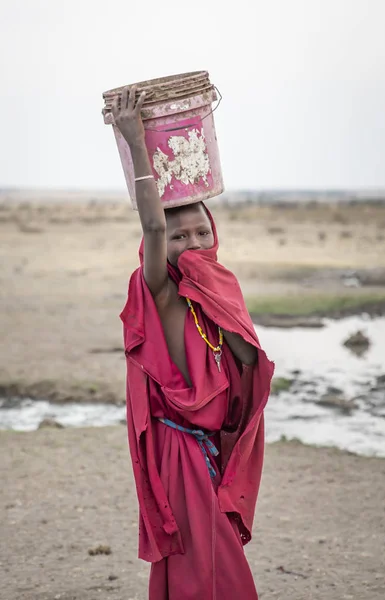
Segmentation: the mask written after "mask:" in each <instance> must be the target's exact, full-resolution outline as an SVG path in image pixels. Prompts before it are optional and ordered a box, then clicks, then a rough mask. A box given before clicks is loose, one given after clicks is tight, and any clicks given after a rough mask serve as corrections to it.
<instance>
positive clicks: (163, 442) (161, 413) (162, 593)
mask: <svg viewBox="0 0 385 600" xmlns="http://www.w3.org/2000/svg"><path fill="white" fill-rule="evenodd" d="M208 214H209V216H210V219H211V220H212V218H211V215H210V213H208ZM212 225H213V230H214V235H215V243H214V246H213V248H211V249H209V250H194V251H186V252H184V253H183V254H182V255H181V256H180V258H179V262H178V269H175V268H173V267H171V265H169V276H170V277H171V278H172V279H173V280H174V281H175V282H176V283H177V284H178V286H179V294H180V295H181V296H188V297H189V298H190V299H191V300H192V301H193V303H194V307H195V311H196V314H197V317H198V320H199V323H200V324H201V326H202V327H203V329H204V330H205V332H206V333H207V335H208V338H209V339H210V340H211V341H213V342H215V344H216V343H217V340H218V325H219V326H220V327H222V328H223V329H225V330H227V331H230V332H234V333H238V334H239V335H241V336H242V337H243V338H244V339H245V340H246V341H247V342H249V343H250V344H252V345H254V346H255V347H256V348H257V349H258V361H257V363H256V364H255V366H252V367H251V366H245V365H242V364H240V363H239V361H238V360H237V359H236V358H235V357H234V356H233V354H232V352H231V350H230V349H229V347H228V346H227V345H226V343H225V344H224V347H223V356H222V361H221V367H222V368H221V371H220V372H219V371H218V368H217V365H216V363H215V360H214V357H213V354H212V351H211V350H210V348H209V347H208V346H207V344H206V343H205V342H204V341H203V340H202V338H201V337H200V336H199V334H198V332H197V329H196V327H195V323H194V320H193V318H192V315H191V313H190V311H187V313H186V321H185V332H184V339H185V349H186V358H187V365H188V370H189V374H190V378H191V382H192V385H191V387H189V386H188V385H187V383H186V382H185V380H184V377H183V375H182V374H181V373H180V371H179V369H178V368H177V367H176V366H175V364H174V363H173V362H172V360H171V358H170V355H169V352H168V348H167V344H166V340H165V336H164V333H163V328H162V324H161V322H160V318H159V315H158V312H157V309H156V306H155V302H154V300H153V298H152V295H151V293H150V291H149V289H148V287H147V285H146V282H145V280H144V276H143V269H142V267H140V268H139V269H137V270H136V271H135V272H134V273H133V275H132V276H131V279H130V284H129V293H128V300H127V303H126V306H125V307H124V309H123V312H122V314H121V318H122V321H123V325H124V344H125V351H126V357H127V424H128V434H129V445H130V452H131V458H132V463H133V470H134V476H135V481H136V487H137V494H138V500H139V513H140V522H139V557H140V558H142V559H144V560H147V561H149V562H151V563H153V565H152V568H151V576H150V599H151V600H180V599H182V598H183V599H185V600H190V599H191V600H193V599H198V598H199V599H200V600H214V599H218V600H219V599H221V600H233V598H236V597H237V595H239V597H242V599H244V600H255V599H256V598H257V593H256V590H255V586H254V583H253V579H252V576H251V572H250V569H249V566H248V564H247V561H246V558H245V556H244V552H243V545H244V544H246V543H247V542H248V541H249V540H250V539H251V530H252V524H253V518H254V511H255V503H256V499H257V494H258V489H259V484H260V478H261V472H262V463H263V448H264V429H263V409H264V407H265V404H266V402H267V399H268V395H269V391H270V382H271V378H272V374H273V368H274V367H273V363H271V362H270V361H269V360H268V358H267V356H266V354H265V352H264V351H263V350H262V349H261V347H260V345H259V341H258V338H257V336H256V334H255V331H254V327H253V324H252V322H251V319H250V317H249V314H248V312H247V309H246V307H245V304H244V300H243V296H242V293H241V290H240V288H239V285H238V282H237V280H236V278H235V277H234V275H232V273H230V272H229V271H228V270H226V269H225V268H224V267H223V266H222V265H220V264H219V263H218V262H217V248H218V239H217V235H216V230H215V225H214V222H213V221H212ZM159 417H162V418H167V419H170V420H171V421H173V422H174V423H176V424H178V425H181V426H184V427H187V428H197V427H198V428H201V429H203V430H205V431H210V432H215V436H214V437H212V438H211V439H212V440H213V441H214V443H215V445H216V446H217V448H218V449H219V451H220V452H219V456H218V457H212V456H211V457H210V460H211V462H212V465H213V466H214V468H215V470H216V475H215V478H213V479H212V478H210V474H209V471H208V468H207V465H206V463H205V459H204V455H203V452H202V450H201V448H200V446H199V445H198V443H197V441H196V439H195V438H194V436H192V435H190V434H188V433H184V432H181V431H177V430H175V429H172V428H170V427H168V426H167V425H165V424H164V423H162V422H161V421H159Z"/></svg>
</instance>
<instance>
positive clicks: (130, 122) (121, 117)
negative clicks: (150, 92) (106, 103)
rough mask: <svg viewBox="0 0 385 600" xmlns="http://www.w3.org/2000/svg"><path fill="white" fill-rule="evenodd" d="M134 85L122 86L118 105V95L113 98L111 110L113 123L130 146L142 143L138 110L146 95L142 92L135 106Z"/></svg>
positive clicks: (141, 123)
mask: <svg viewBox="0 0 385 600" xmlns="http://www.w3.org/2000/svg"><path fill="white" fill-rule="evenodd" d="M135 94H136V86H135V85H133V86H132V87H131V88H129V87H128V86H126V87H125V88H123V92H122V97H121V102H120V107H119V98H118V96H117V97H116V98H115V99H114V101H113V103H112V107H111V112H112V114H113V117H114V121H115V125H116V127H117V128H118V129H119V131H120V132H121V134H122V135H123V137H124V139H125V140H126V142H127V143H128V145H129V146H130V148H132V147H135V146H141V145H142V144H143V143H144V127H143V122H142V117H141V115H140V111H141V109H142V106H143V102H144V99H145V96H146V92H142V93H141V95H140V96H139V99H138V101H137V103H136V106H135Z"/></svg>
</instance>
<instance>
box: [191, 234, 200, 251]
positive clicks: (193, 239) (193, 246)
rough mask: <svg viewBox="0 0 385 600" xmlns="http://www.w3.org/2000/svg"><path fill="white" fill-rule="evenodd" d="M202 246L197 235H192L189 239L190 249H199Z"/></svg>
mask: <svg viewBox="0 0 385 600" xmlns="http://www.w3.org/2000/svg"><path fill="white" fill-rule="evenodd" d="M200 247H201V245H200V243H199V240H198V238H197V237H195V235H194V236H191V237H190V239H189V241H188V250H199V249H200Z"/></svg>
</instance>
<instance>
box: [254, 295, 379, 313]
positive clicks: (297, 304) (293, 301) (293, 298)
mask: <svg viewBox="0 0 385 600" xmlns="http://www.w3.org/2000/svg"><path fill="white" fill-rule="evenodd" d="M246 306H247V308H248V311H249V313H250V314H251V315H264V314H268V315H282V316H286V315H289V316H311V315H319V316H327V315H338V314H354V313H360V312H369V313H373V312H375V313H376V314H377V313H378V314H385V293H383V292H382V293H371V294H369V293H367V294H365V293H358V294H357V293H355V294H348V293H346V294H338V295H337V294H336V295H333V294H303V295H287V296H268V297H267V296H261V297H258V296H255V297H247V298H246Z"/></svg>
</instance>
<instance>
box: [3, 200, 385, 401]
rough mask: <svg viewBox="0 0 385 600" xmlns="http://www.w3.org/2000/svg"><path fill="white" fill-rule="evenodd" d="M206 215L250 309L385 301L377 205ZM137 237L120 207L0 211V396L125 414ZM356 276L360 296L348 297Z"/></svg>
mask: <svg viewBox="0 0 385 600" xmlns="http://www.w3.org/2000/svg"><path fill="white" fill-rule="evenodd" d="M214 214H215V218H216V221H217V223H218V229H219V234H220V240H221V250H220V257H219V258H220V260H221V261H222V262H223V263H224V264H225V265H226V266H227V267H228V268H230V269H231V270H233V272H234V273H235V274H236V275H237V277H238V278H239V281H240V283H241V286H242V288H243V291H244V294H245V295H246V296H248V297H265V296H268V297H269V296H270V297H271V296H277V295H278V296H289V295H296V294H298V293H300V294H317V293H320V292H322V293H325V291H326V292H327V293H329V294H338V293H342V292H343V293H344V294H346V293H349V294H355V295H359V294H361V293H367V291H368V290H372V291H373V293H378V291H381V290H382V291H383V292H384V297H385V204H384V205H383V206H370V205H363V206H356V207H354V206H353V207H352V206H347V207H338V206H318V207H317V206H313V205H310V206H309V207H299V208H295V207H294V208H290V207H286V208H280V207H276V208H274V207H269V206H265V207H263V206H261V207H255V206H250V207H245V208H243V209H239V208H233V209H227V210H225V209H220V208H215V209H214ZM140 237H141V231H140V225H139V220H138V215H137V214H136V213H134V212H133V211H131V210H130V208H129V207H128V206H127V205H125V204H122V203H98V202H95V201H94V202H92V201H89V202H86V201H84V200H83V201H82V202H79V203H63V202H54V203H51V204H47V202H46V203H42V204H39V203H38V202H33V203H31V202H24V203H23V202H19V203H11V202H6V201H3V202H0V331H1V334H2V335H1V342H2V343H1V346H0V395H2V394H3V395H4V394H5V395H11V394H12V393H14V394H19V395H22V396H26V395H29V396H31V397H38V398H50V399H51V400H56V401H66V400H72V399H78V400H94V401H97V400H105V401H115V402H124V391H123V390H124V367H123V363H124V360H123V357H122V353H121V348H122V332H121V323H120V320H119V318H118V315H119V312H120V311H121V309H122V307H123V305H124V303H125V299H126V290H127V284H128V279H129V276H130V273H131V272H132V271H133V269H135V267H136V266H137V264H138V258H137V250H138V245H139V241H140ZM352 270H353V271H355V272H356V273H358V274H359V276H360V278H361V280H362V281H363V282H364V286H363V287H360V288H354V287H346V283H349V281H350V280H351V277H350V274H351V272H352ZM346 278H347V279H348V281H346ZM353 284H354V278H353Z"/></svg>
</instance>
